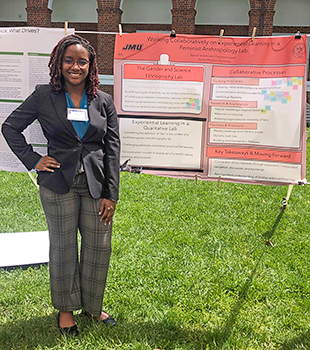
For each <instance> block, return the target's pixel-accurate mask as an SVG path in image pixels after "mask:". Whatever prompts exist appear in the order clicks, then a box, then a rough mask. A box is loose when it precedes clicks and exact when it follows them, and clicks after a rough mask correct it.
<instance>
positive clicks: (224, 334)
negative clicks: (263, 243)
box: [213, 208, 284, 349]
mask: <svg viewBox="0 0 310 350" xmlns="http://www.w3.org/2000/svg"><path fill="white" fill-rule="evenodd" d="M283 214H284V209H283V208H282V210H281V211H280V213H279V214H278V216H277V219H276V221H275V223H274V224H273V226H272V228H271V230H270V231H267V232H265V233H264V234H263V237H264V238H265V240H270V239H271V238H272V236H273V235H274V233H275V231H276V229H277V227H278V225H279V222H280V221H281V218H282V216H283ZM265 252H266V251H263V252H262V254H261V255H260V257H259V259H258V261H257V262H256V264H255V267H254V269H253V271H252V273H251V275H250V276H249V277H248V279H247V281H246V282H245V284H244V285H243V287H242V288H241V290H240V292H239V295H238V297H239V298H238V301H237V303H236V304H235V305H234V307H233V308H232V310H231V312H230V315H229V317H228V319H227V321H226V323H225V325H224V326H223V327H222V328H219V329H217V330H215V331H214V334H213V344H214V345H216V348H217V349H221V348H222V347H223V346H224V345H225V343H226V342H227V341H228V339H229V338H230V336H231V334H232V331H233V329H234V324H235V323H236V320H237V318H238V315H239V313H240V310H241V308H242V306H243V304H244V302H245V299H246V296H247V293H248V291H249V288H250V286H251V284H252V281H253V279H254V277H255V275H256V272H257V269H258V267H259V264H260V262H261V260H262V259H263V257H264V255H265Z"/></svg>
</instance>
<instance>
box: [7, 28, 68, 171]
mask: <svg viewBox="0 0 310 350" xmlns="http://www.w3.org/2000/svg"><path fill="white" fill-rule="evenodd" d="M73 33H74V28H70V29H66V33H65V30H64V29H61V28H54V29H52V28H39V27H4V28H0V47H1V52H0V127H1V125H2V123H3V122H4V120H5V119H6V118H7V117H8V115H9V114H10V113H11V112H12V111H13V110H15V109H16V108H17V107H18V106H19V105H20V104H21V103H22V102H23V101H24V100H25V99H26V98H27V96H28V95H29V94H30V93H31V92H32V91H33V90H34V89H35V87H36V85H38V84H48V83H49V80H50V77H49V68H48V62H49V58H50V53H51V51H52V50H53V48H54V46H55V45H56V44H57V43H58V41H59V40H60V39H61V38H63V37H64V36H65V35H69V34H73ZM0 130H1V128H0ZM24 136H25V137H26V139H27V141H28V142H29V143H30V144H31V145H32V146H33V148H34V149H35V150H36V151H37V152H38V153H40V154H41V155H42V156H44V155H46V153H47V140H46V138H45V137H44V135H43V132H42V129H41V126H40V125H39V123H38V122H34V123H33V124H32V125H30V126H29V127H28V128H27V129H26V130H25V131H24ZM0 170H4V171H16V172H27V171H28V170H27V169H26V167H24V165H23V164H22V163H21V162H20V161H19V159H18V158H17V157H16V156H15V155H14V154H13V153H12V152H11V150H10V148H9V146H8V145H7V143H6V142H5V140H4V138H3V136H2V134H1V132H0Z"/></svg>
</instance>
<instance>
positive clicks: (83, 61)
mask: <svg viewBox="0 0 310 350" xmlns="http://www.w3.org/2000/svg"><path fill="white" fill-rule="evenodd" d="M63 63H64V64H66V65H67V66H73V65H74V64H75V63H76V64H77V65H78V66H79V67H80V68H84V67H85V66H87V65H88V64H89V61H88V60H86V59H80V60H77V61H75V60H73V59H72V58H64V60H63Z"/></svg>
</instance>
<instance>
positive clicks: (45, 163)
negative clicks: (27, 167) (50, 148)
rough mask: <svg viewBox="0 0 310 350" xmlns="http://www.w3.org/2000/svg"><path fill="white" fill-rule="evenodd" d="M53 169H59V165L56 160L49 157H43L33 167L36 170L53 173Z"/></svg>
mask: <svg viewBox="0 0 310 350" xmlns="http://www.w3.org/2000/svg"><path fill="white" fill-rule="evenodd" d="M54 168H57V169H58V168H60V163H58V162H57V160H56V159H54V158H52V157H50V156H44V157H42V158H41V159H40V161H39V163H38V164H37V165H36V166H35V169H36V170H39V171H48V172H50V173H53V172H54Z"/></svg>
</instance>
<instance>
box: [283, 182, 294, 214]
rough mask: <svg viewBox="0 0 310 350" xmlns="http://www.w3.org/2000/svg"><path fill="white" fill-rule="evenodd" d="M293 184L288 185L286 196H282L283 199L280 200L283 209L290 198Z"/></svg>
mask: <svg viewBox="0 0 310 350" xmlns="http://www.w3.org/2000/svg"><path fill="white" fill-rule="evenodd" d="M293 186H294V185H288V190H287V195H286V197H283V201H282V205H283V209H285V208H286V206H287V202H288V200H289V199H290V195H291V193H292V190H293Z"/></svg>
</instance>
